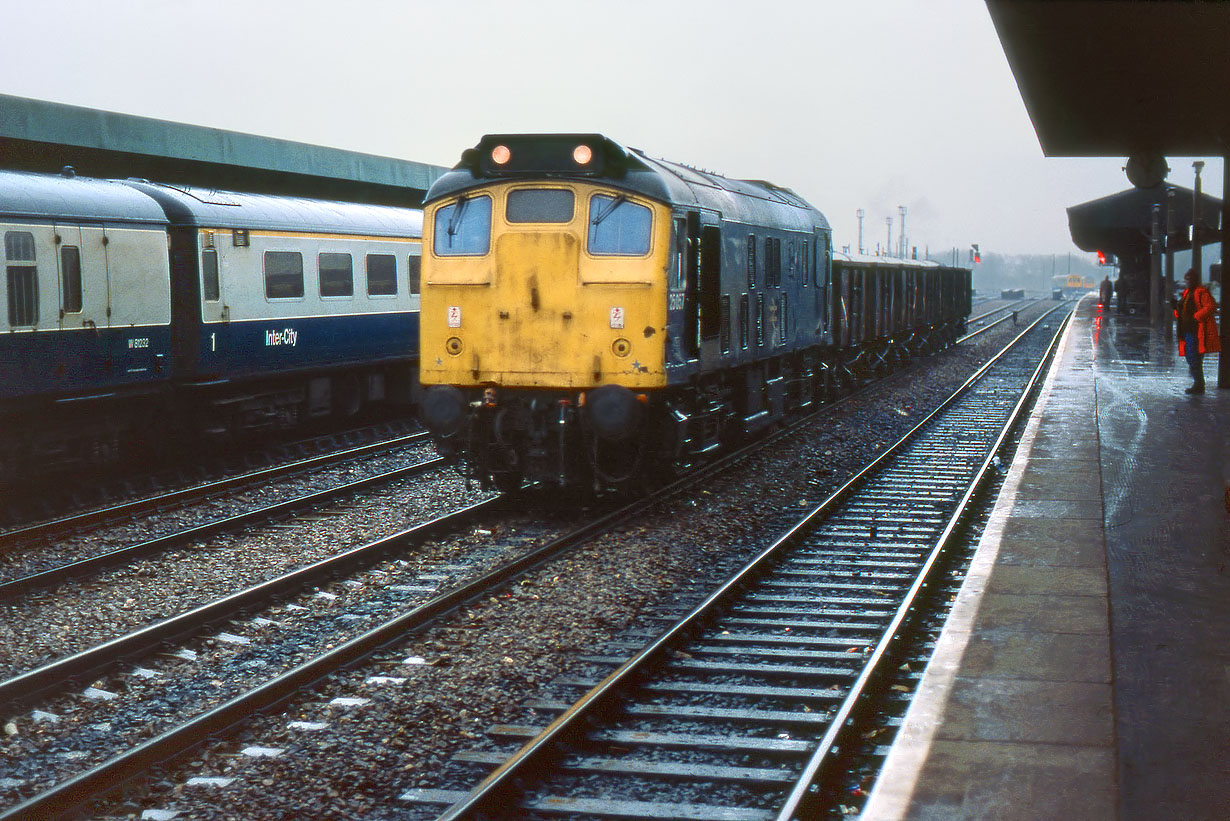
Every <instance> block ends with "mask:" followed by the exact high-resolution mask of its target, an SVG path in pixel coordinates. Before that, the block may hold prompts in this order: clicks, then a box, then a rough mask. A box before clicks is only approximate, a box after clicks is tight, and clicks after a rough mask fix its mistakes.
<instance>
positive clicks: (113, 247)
mask: <svg viewBox="0 0 1230 821" xmlns="http://www.w3.org/2000/svg"><path fill="white" fill-rule="evenodd" d="M0 234H2V235H3V239H4V278H5V288H4V289H3V292H2V293H0V332H2V333H0V484H3V483H12V482H14V481H16V480H18V479H19V478H22V477H28V476H31V475H36V474H44V473H50V472H55V471H57V470H61V469H76V468H79V467H82V466H99V465H106V464H109V463H113V462H114V461H116V460H118V459H121V458H124V457H125V456H126V455H128V454H130V453H133V452H136V451H137V450H138V449H139V445H140V444H141V443H142V442H148V443H150V444H151V445H153V446H154V447H157V446H158V445H159V444H160V443H161V442H162V441H164V439H163V438H162V435H163V434H171V433H174V434H181V435H186V436H192V437H198V438H200V437H207V438H208V439H209V440H211V441H214V440H219V439H231V438H234V437H237V436H242V435H244V434H247V433H249V432H255V431H265V430H269V429H272V428H283V427H289V426H293V425H295V424H298V423H300V422H303V421H305V420H309V419H312V418H316V417H321V416H326V415H343V416H344V415H348V414H353V413H355V412H356V411H358V410H359V409H360V408H361V407H363V406H364V405H365V404H367V403H369V402H381V401H386V400H403V401H405V402H407V403H408V402H409V401H410V399H411V393H412V389H413V386H414V385H415V384H416V369H417V339H418V301H419V297H418V278H419V266H418V264H419V255H420V252H421V235H422V212H421V211H420V210H418V209H412V208H394V207H388V206H373V205H363V204H356V203H346V202H330V201H323V200H311V199H303V198H297V197H280V196H272V195H256V194H244V193H237V192H223V191H213V190H207V189H194V188H187V187H178V186H172V185H165V184H155V183H150V182H146V181H139V180H125V181H118V180H99V179H89V178H84V177H78V176H76V175H75V174H73V173H71V171H69V170H67V169H66V171H65V173H63V174H61V175H53V174H33V173H23V172H14V171H0Z"/></svg>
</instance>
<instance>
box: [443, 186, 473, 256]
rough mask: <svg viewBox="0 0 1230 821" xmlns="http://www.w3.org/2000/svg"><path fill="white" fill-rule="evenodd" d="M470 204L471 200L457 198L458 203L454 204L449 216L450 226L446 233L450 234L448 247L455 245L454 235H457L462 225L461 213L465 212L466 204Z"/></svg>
mask: <svg viewBox="0 0 1230 821" xmlns="http://www.w3.org/2000/svg"><path fill="white" fill-rule="evenodd" d="M469 204H470V200H469V198H468V197H467V198H466V199H462V200H457V204H456V205H454V206H453V213H452V214H450V215H449V218H448V228H446V229H445V231H444V233H445V234H446V235H447V236H448V247H449V248H452V247H453V237H455V236H456V235H457V230H458V229H459V228H460V227H461V215H462V214H464V213H465V211H466V206H467V205H469Z"/></svg>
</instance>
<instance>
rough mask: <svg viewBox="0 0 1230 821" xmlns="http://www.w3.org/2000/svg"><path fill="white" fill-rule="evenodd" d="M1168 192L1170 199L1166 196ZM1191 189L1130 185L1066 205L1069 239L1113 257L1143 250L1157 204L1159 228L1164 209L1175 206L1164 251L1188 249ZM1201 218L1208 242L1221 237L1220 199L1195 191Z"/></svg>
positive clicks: (1164, 227)
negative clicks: (1113, 192)
mask: <svg viewBox="0 0 1230 821" xmlns="http://www.w3.org/2000/svg"><path fill="white" fill-rule="evenodd" d="M1168 190H1173V191H1174V197H1173V198H1170V197H1168V196H1167V191H1168ZM1193 193H1194V192H1193V191H1192V190H1191V189H1190V188H1184V187H1182V186H1180V185H1167V186H1158V187H1156V188H1129V189H1127V190H1126V191H1120V192H1119V193H1117V194H1111V195H1110V196H1108V197H1099V198H1098V199H1096V200H1091V201H1089V202H1083V203H1081V204H1080V205H1073V206H1072V207H1071V208H1069V209H1068V228H1069V229H1070V230H1071V232H1072V241H1073V242H1075V243H1076V247H1077V248H1080V249H1081V250H1082V251H1105V252H1107V253H1111V254H1115V255H1118V256H1122V255H1125V254H1127V253H1128V252H1129V250H1133V249H1145V250H1146V251H1147V248H1148V244H1149V237H1150V235H1151V233H1152V229H1153V206H1154V205H1161V206H1162V210H1161V218H1160V221H1161V228H1162V230H1166V221H1167V212H1168V210H1169V209H1171V208H1173V209H1174V216H1173V217H1171V218H1170V225H1171V227H1173V228H1174V229H1175V230H1174V233H1172V234H1171V235H1170V237H1169V239H1168V241H1167V243H1166V247H1167V250H1170V251H1187V250H1189V249H1190V248H1191V247H1192V243H1191V235H1190V233H1189V230H1188V229H1190V228H1191V225H1192V211H1193V210H1194V209H1193V205H1194V203H1193V200H1194V197H1193V196H1192V194H1193ZM1200 201H1201V211H1202V212H1203V213H1202V214H1201V218H1202V220H1203V225H1204V226H1206V227H1205V233H1204V235H1203V236H1204V238H1205V240H1206V241H1207V242H1217V241H1219V240H1220V237H1221V235H1220V232H1218V231H1217V227H1218V225H1219V223H1220V220H1221V208H1222V202H1221V200H1219V199H1217V198H1216V197H1210V196H1209V195H1208V194H1203V193H1202V194H1201V195H1200Z"/></svg>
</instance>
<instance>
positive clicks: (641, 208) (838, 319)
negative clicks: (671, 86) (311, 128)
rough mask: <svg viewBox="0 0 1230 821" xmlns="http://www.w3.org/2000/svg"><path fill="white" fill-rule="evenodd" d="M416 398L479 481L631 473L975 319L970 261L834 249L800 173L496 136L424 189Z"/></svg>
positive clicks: (798, 406) (684, 456)
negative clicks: (719, 170)
mask: <svg viewBox="0 0 1230 821" xmlns="http://www.w3.org/2000/svg"><path fill="white" fill-rule="evenodd" d="M424 209H425V211H424V214H425V220H424V243H425V246H426V251H425V253H424V259H423V294H422V318H423V319H422V324H421V337H420V349H421V351H422V364H421V374H420V375H421V379H422V382H423V384H424V393H423V396H422V405H421V408H420V415H421V418H422V419H423V421H424V423H425V424H426V425H427V426H428V427H429V428H430V429H431V430H432V431H433V433H434V435H435V438H436V441H437V446H438V447H439V449H440V450H441V452H442V453H443V454H445V455H447V456H449V457H451V458H453V459H454V460H456V461H457V463H458V464H459V466H460V467H461V468H462V470H463V471H464V472H465V473H466V474H467V475H469V476H472V477H475V478H477V479H479V480H481V481H482V482H483V483H484V484H489V485H495V486H497V487H500V488H506V489H510V488H516V487H518V486H520V485H521V484H522V482H524V481H527V480H528V481H536V482H546V483H550V484H556V485H561V486H570V487H571V486H576V487H598V488H621V489H635V488H638V487H640V486H641V485H642V484H643V483H645V482H647V481H652V480H653V477H655V476H657V475H659V474H661V473H663V472H665V473H670V472H671V471H673V470H675V469H677V468H678V467H680V466H686V465H688V464H690V463H692V462H694V461H696V460H698V459H700V458H702V457H703V456H704V455H705V454H706V453H709V452H710V451H713V450H716V449H718V448H720V447H722V446H724V445H727V444H729V443H731V442H734V441H737V440H739V439H741V438H743V437H745V436H748V435H749V434H752V433H754V432H756V431H758V430H761V429H763V428H765V427H767V426H769V425H772V424H775V423H777V422H780V421H781V420H783V419H786V418H787V417H788V416H790V415H792V414H795V413H797V412H798V411H800V410H802V409H805V408H808V407H812V406H814V405H815V404H817V403H819V402H820V401H821V400H822V399H823V398H825V397H826V396H829V395H831V394H832V393H834V392H836V391H839V390H841V389H842V388H843V387H848V386H849V385H851V384H853V383H855V382H858V381H860V380H863V379H866V378H870V377H872V376H875V375H878V374H882V373H884V372H887V371H888V370H891V369H892V368H894V367H896V366H898V365H900V364H901V363H902V362H904V361H905V360H906V359H908V358H909V357H910V356H913V355H916V354H919V353H922V352H927V351H933V350H937V349H939V348H942V347H944V346H945V345H947V344H949V343H950V342H952V341H953V340H954V339H955V338H956V336H957V335H958V334H959V333H960V332H961V331H962V330H963V329H964V325H965V320H966V317H967V316H968V314H969V310H970V303H971V282H970V272H969V271H968V270H965V269H959V268H950V267H946V266H943V265H941V264H939V263H936V262H919V261H906V260H895V259H885V258H878V257H861V256H860V257H854V256H849V255H843V254H835V253H833V251H832V243H831V231H830V228H829V223H828V221H827V220H826V219H825V217H824V215H823V214H821V213H820V212H819V211H818V210H816V209H815V208H813V207H812V206H811V205H809V204H808V203H807V202H805V201H804V200H803V199H802V198H800V197H799V196H797V195H796V194H794V193H793V192H791V191H790V190H788V189H785V188H781V187H779V186H776V185H772V184H770V183H767V182H759V181H743V180H732V179H727V178H724V177H720V176H717V175H714V174H709V173H706V172H703V171H699V170H696V169H693V168H689V167H687V166H683V165H679V164H676V163H670V162H665V161H662V160H657V159H652V158H650V157H648V156H646V155H645V154H643V153H642V152H640V151H636V150H634V149H628V148H625V147H623V146H621V145H619V144H617V143H615V142H613V141H611V140H609V139H607V138H605V137H602V136H600V135H595V134H585V135H524V136H514V135H498V136H491V135H488V136H486V137H483V139H482V140H481V141H480V143H479V144H478V146H477V147H476V148H474V149H470V150H468V151H466V152H465V153H464V154H463V156H462V160H461V163H460V164H459V165H458V166H457V167H456V168H455V169H453V170H452V171H451V172H449V173H448V174H446V175H444V176H443V177H442V178H440V179H439V180H438V181H437V182H436V183H435V184H434V185H433V186H432V188H431V190H430V191H429V192H428V196H427V198H426V200H425V205H424Z"/></svg>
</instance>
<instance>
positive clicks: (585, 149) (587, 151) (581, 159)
mask: <svg viewBox="0 0 1230 821" xmlns="http://www.w3.org/2000/svg"><path fill="white" fill-rule="evenodd" d="M593 158H594V152H593V150H592V149H591V148H590V147H589V146H588V145H578V146H577V147H576V148H574V149H572V159H574V160H576V163H577V165H589V161H590V160H592V159H593Z"/></svg>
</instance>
